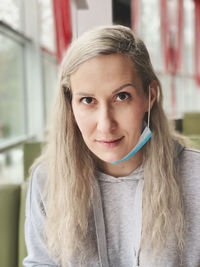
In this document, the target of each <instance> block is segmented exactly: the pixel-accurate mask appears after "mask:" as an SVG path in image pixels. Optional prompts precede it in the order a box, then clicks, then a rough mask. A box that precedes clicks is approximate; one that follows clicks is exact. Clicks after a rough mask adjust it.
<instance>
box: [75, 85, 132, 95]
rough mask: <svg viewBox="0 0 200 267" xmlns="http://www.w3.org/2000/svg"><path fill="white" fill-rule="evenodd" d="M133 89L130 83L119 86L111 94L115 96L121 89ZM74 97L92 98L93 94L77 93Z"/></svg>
mask: <svg viewBox="0 0 200 267" xmlns="http://www.w3.org/2000/svg"><path fill="white" fill-rule="evenodd" d="M129 86H131V87H133V89H136V88H135V86H134V85H133V84H132V83H126V84H123V85H121V86H120V87H118V88H117V89H115V90H114V91H113V92H112V94H116V93H117V92H119V91H121V90H122V89H124V88H125V87H129ZM76 95H80V96H94V95H93V94H90V93H85V92H78V93H77V94H76Z"/></svg>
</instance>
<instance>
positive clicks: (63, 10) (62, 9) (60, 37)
mask: <svg viewBox="0 0 200 267" xmlns="http://www.w3.org/2000/svg"><path fill="white" fill-rule="evenodd" d="M53 10H54V21H55V35H56V48H57V61H58V63H60V62H61V60H62V57H63V55H64V53H65V51H66V48H67V47H68V45H69V44H70V42H71V39H72V29H71V16H70V0H53Z"/></svg>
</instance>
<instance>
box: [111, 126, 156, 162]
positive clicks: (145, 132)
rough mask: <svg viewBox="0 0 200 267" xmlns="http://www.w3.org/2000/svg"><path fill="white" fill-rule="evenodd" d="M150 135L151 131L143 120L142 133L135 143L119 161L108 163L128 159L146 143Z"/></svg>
mask: <svg viewBox="0 0 200 267" xmlns="http://www.w3.org/2000/svg"><path fill="white" fill-rule="evenodd" d="M151 136H152V132H151V130H150V129H149V127H148V126H147V125H146V123H145V122H144V123H143V130H142V134H141V135H140V138H139V141H138V143H137V145H136V146H135V147H134V148H133V149H132V150H131V152H129V153H128V155H126V156H125V157H124V158H123V159H121V160H119V161H114V162H110V163H111V164H117V163H120V162H123V161H124V160H127V159H130V158H131V157H132V156H133V155H135V154H136V153H137V152H138V150H140V149H141V148H142V147H143V146H144V145H145V144H146V142H147V141H148V140H149V139H150V138H151Z"/></svg>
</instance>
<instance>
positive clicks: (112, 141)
mask: <svg viewBox="0 0 200 267" xmlns="http://www.w3.org/2000/svg"><path fill="white" fill-rule="evenodd" d="M123 138H124V136H122V137H120V138H118V139H115V140H110V141H107V140H97V142H99V143H107V144H109V143H116V142H119V141H121V140H122V139H123Z"/></svg>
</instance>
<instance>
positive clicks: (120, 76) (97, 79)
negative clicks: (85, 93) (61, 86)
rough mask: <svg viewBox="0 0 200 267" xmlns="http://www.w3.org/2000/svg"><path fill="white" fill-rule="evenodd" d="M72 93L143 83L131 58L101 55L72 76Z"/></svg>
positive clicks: (90, 60)
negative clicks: (95, 88)
mask: <svg viewBox="0 0 200 267" xmlns="http://www.w3.org/2000/svg"><path fill="white" fill-rule="evenodd" d="M70 81H71V89H72V92H73V91H74V90H77V89H78V88H80V87H81V89H82V88H84V89H87V88H90V87H95V86H96V85H97V86H99V85H100V84H101V86H104V85H105V86H106V85H107V86H108V87H109V88H113V89H115V88H114V87H118V86H120V85H121V84H123V83H131V82H133V84H134V83H138V82H139V83H141V80H140V77H139V75H138V73H137V71H136V69H135V66H134V63H133V61H132V60H131V58H130V57H128V56H126V55H121V54H111V55H100V56H96V57H93V58H91V59H89V60H87V61H85V62H84V63H82V64H81V65H80V66H79V67H78V69H77V70H76V71H75V72H74V73H73V74H72V75H71V77H70Z"/></svg>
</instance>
